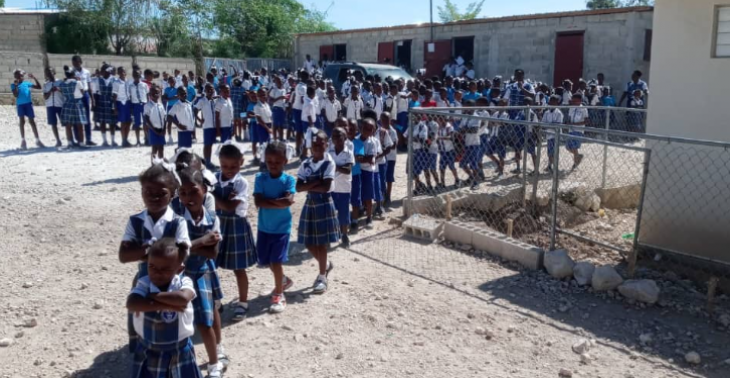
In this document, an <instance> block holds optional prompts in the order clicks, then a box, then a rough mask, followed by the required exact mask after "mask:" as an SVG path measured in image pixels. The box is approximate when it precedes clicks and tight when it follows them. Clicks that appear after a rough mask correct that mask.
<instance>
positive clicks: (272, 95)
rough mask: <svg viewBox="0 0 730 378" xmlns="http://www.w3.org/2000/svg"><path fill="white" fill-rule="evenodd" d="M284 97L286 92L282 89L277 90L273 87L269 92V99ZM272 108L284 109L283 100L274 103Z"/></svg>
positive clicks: (277, 88)
mask: <svg viewBox="0 0 730 378" xmlns="http://www.w3.org/2000/svg"><path fill="white" fill-rule="evenodd" d="M284 95H286V92H285V91H284V90H283V89H281V88H279V87H273V88H271V90H270V91H269V98H271V99H275V98H279V97H284ZM273 106H274V107H275V108H284V107H285V104H284V98H282V99H281V100H277V101H274V105H273Z"/></svg>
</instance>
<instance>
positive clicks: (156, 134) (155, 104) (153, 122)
mask: <svg viewBox="0 0 730 378" xmlns="http://www.w3.org/2000/svg"><path fill="white" fill-rule="evenodd" d="M160 92H161V89H160V87H158V86H157V84H153V85H152V87H151V88H150V91H149V94H148V98H149V100H148V101H147V103H146V104H145V105H144V128H145V130H146V131H147V132H146V133H145V134H147V138H148V139H147V141H148V142H149V144H150V146H152V154H151V155H150V158H151V160H153V161H154V159H155V157H156V158H158V159H163V158H164V157H165V125H167V119H168V117H167V112H166V111H165V106H164V105H162V104H161V103H160V102H159V100H160Z"/></svg>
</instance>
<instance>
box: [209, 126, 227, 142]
mask: <svg viewBox="0 0 730 378" xmlns="http://www.w3.org/2000/svg"><path fill="white" fill-rule="evenodd" d="M221 129H223V128H221ZM228 129H230V127H229V128H228ZM217 136H218V132H217V130H216V128H215V127H211V128H209V129H203V145H204V146H212V145H214V144H215V138H216V137H217Z"/></svg>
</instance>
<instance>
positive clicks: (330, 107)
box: [321, 97, 342, 123]
mask: <svg viewBox="0 0 730 378" xmlns="http://www.w3.org/2000/svg"><path fill="white" fill-rule="evenodd" d="M321 104H322V106H321V108H322V110H324V116H325V118H327V122H330V123H333V122H335V121H337V116H338V115H339V114H340V112H341V111H342V105H341V104H340V101H339V100H337V99H336V98H335V99H334V100H330V99H329V98H328V97H325V99H324V100H322V102H321Z"/></svg>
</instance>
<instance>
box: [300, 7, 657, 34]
mask: <svg viewBox="0 0 730 378" xmlns="http://www.w3.org/2000/svg"><path fill="white" fill-rule="evenodd" d="M653 10H654V7H625V8H612V9H596V10H580V11H571V12H554V13H538V14H526V15H518V16H505V17H493V18H476V19H473V20H465V21H456V22H447V23H438V22H434V23H433V26H435V27H438V26H450V25H471V24H482V23H490V22H506V21H525V20H538V19H544V18H559V17H584V16H597V15H603V14H616V13H631V12H651V11H653ZM430 26H431V24H430V23H428V22H426V23H421V24H407V25H396V26H381V27H377V28H364V29H349V30H336V31H331V32H320V33H303V34H297V36H302V37H307V36H322V35H336V34H345V33H364V32H373V31H382V30H394V29H411V28H428V27H430Z"/></svg>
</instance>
